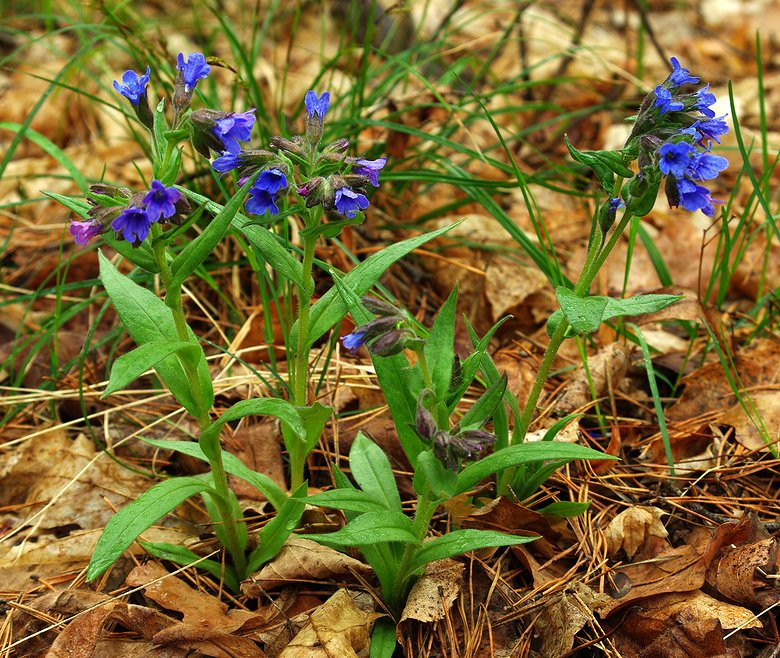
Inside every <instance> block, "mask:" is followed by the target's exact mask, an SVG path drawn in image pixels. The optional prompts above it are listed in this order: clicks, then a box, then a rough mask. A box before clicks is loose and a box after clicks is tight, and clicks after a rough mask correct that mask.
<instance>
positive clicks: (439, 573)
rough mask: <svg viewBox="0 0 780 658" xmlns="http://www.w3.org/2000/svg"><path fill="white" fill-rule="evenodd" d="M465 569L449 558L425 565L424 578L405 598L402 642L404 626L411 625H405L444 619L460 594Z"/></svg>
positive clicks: (420, 579)
mask: <svg viewBox="0 0 780 658" xmlns="http://www.w3.org/2000/svg"><path fill="white" fill-rule="evenodd" d="M464 569H465V566H464V565H463V563H462V562H458V561H457V560H453V559H450V558H447V559H446V560H437V561H436V562H431V563H430V564H428V565H426V567H425V571H424V572H423V575H422V576H420V578H419V579H418V580H417V582H416V583H415V584H414V586H413V587H412V591H411V592H409V597H408V598H407V599H406V605H405V606H404V610H403V613H402V614H401V621H400V622H399V624H398V630H397V633H398V638H399V640H398V641H399V642H401V638H402V636H403V635H404V629H405V627H406V626H408V625H409V624H408V623H407V624H404V622H409V621H419V622H423V623H431V622H434V621H439V620H440V619H443V618H444V615H445V614H446V612H447V611H448V610H449V609H450V608H451V607H452V604H453V603H454V601H455V599H456V598H457V597H458V594H460V591H461V577H462V576H463V570H464Z"/></svg>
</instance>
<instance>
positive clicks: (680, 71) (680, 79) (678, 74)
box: [667, 57, 699, 87]
mask: <svg viewBox="0 0 780 658" xmlns="http://www.w3.org/2000/svg"><path fill="white" fill-rule="evenodd" d="M669 61H670V62H671V63H672V72H671V73H670V74H669V77H668V78H667V79H668V80H669V82H671V83H672V84H673V85H676V86H678V87H680V86H682V85H685V84H696V83H697V82H698V81H699V77H698V76H695V75H690V72H689V71H688V69H686V68H683V67H682V66H680V62H679V61H677V58H676V57H672V58H670V59H669Z"/></svg>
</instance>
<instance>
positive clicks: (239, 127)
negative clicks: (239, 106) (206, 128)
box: [211, 108, 255, 155]
mask: <svg viewBox="0 0 780 658" xmlns="http://www.w3.org/2000/svg"><path fill="white" fill-rule="evenodd" d="M254 111H255V108H252V109H251V110H247V111H246V112H231V113H230V114H228V115H227V116H226V117H223V118H222V119H217V120H216V121H215V122H214V127H213V128H212V129H211V131H212V132H213V133H214V134H215V135H216V136H217V138H219V139H220V140H221V141H222V143H223V144H224V145H225V150H226V151H227V152H228V153H232V154H233V155H238V154H239V153H240V152H241V145H240V144H239V143H238V142H239V141H241V142H248V141H249V137H250V135H251V133H252V127H253V126H254V125H255V117H254Z"/></svg>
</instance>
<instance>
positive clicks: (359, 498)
mask: <svg viewBox="0 0 780 658" xmlns="http://www.w3.org/2000/svg"><path fill="white" fill-rule="evenodd" d="M303 500H305V501H306V503H308V504H309V505H317V506H318V507H331V508H333V509H340V510H343V511H345V512H360V513H365V512H385V511H387V505H385V504H384V503H383V502H380V501H379V500H377V499H376V498H374V497H373V496H369V495H368V494H367V493H366V492H365V491H360V489H330V490H328V491H322V492H320V493H316V494H311V495H309V496H307V497H306V498H304V499H303ZM352 518H354V517H352Z"/></svg>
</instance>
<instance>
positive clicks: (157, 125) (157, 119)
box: [152, 98, 168, 180]
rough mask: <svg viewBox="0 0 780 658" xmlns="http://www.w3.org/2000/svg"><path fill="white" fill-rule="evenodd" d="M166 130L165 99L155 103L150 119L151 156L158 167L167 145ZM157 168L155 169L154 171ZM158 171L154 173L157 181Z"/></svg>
mask: <svg viewBox="0 0 780 658" xmlns="http://www.w3.org/2000/svg"><path fill="white" fill-rule="evenodd" d="M167 130H168V126H167V125H166V123H165V99H164V98H161V99H160V102H159V103H157V107H156V108H154V117H153V119H152V136H153V139H152V155H153V156H154V158H153V160H154V162H155V164H156V165H157V166H158V167H159V165H160V164H162V161H163V154H164V151H165V148H166V147H167V145H168V140H167V139H165V132H166V131H167ZM156 168H157V167H155V169H156ZM159 173H160V172H159V171H155V172H154V176H155V178H157V179H158V180H159Z"/></svg>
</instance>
